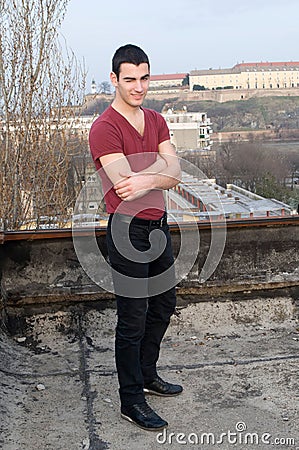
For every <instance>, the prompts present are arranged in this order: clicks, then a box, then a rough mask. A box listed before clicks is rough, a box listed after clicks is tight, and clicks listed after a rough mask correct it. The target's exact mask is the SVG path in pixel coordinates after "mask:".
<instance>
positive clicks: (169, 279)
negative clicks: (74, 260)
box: [89, 44, 183, 430]
mask: <svg viewBox="0 0 299 450" xmlns="http://www.w3.org/2000/svg"><path fill="white" fill-rule="evenodd" d="M110 79H111V82H112V84H113V86H114V87H115V98H114V100H113V102H112V104H111V105H110V106H109V107H108V108H107V109H106V111H104V113H103V114H101V116H100V117H99V118H98V119H97V120H96V121H95V122H94V123H93V125H92V128H91V130H90V136H89V141H90V149H91V153H92V157H93V159H94V162H95V166H96V168H97V170H99V172H100V175H101V177H102V183H103V189H104V194H105V203H106V209H107V212H108V213H109V214H110V216H109V221H108V229H107V247H108V255H109V260H110V264H111V268H112V273H113V282H114V290H115V296H116V302H117V315H118V320H117V326H116V339H115V358H116V367H117V372H118V379H119V386H120V387H119V394H120V401H121V415H122V417H124V418H125V419H127V420H129V421H130V422H133V423H135V424H136V425H138V426H139V427H141V428H143V429H146V430H160V429H162V428H164V427H166V426H167V425H168V424H167V422H166V421H165V420H163V419H162V418H161V417H159V415H158V414H156V413H155V412H154V411H153V410H152V409H151V408H150V406H149V405H148V404H147V402H146V400H145V393H150V394H156V395H160V396H173V395H178V394H180V393H181V392H182V390H183V389H182V387H181V386H179V385H175V384H171V383H168V382H166V381H163V380H162V379H161V378H160V377H159V376H158V374H157V369H156V364H157V360H158V358H159V351H160V344H161V341H162V338H163V336H164V334H165V331H166V329H167V327H168V325H169V322H170V317H171V315H172V314H173V312H174V310H175V304H176V297H175V287H174V284H175V277H174V269H173V255H172V248H171V241H170V234H169V229H168V225H167V217H166V212H165V203H164V196H163V190H164V189H169V188H171V187H173V186H175V185H176V184H177V183H178V182H179V179H180V166H179V162H178V159H177V157H176V154H175V151H174V149H173V147H172V145H171V143H170V139H169V131H168V127H167V125H166V122H165V121H164V119H163V117H162V116H161V115H160V114H158V113H157V112H155V111H153V110H150V109H146V108H143V107H142V103H143V100H144V98H145V96H146V93H147V90H148V86H149V79H150V63H149V60H148V57H147V55H146V54H145V53H144V51H143V50H142V49H141V48H139V47H137V46H135V45H131V44H128V45H125V46H123V47H120V48H119V49H118V50H117V51H116V52H115V54H114V56H113V60H112V72H111V74H110Z"/></svg>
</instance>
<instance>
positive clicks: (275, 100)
mask: <svg viewBox="0 0 299 450" xmlns="http://www.w3.org/2000/svg"><path fill="white" fill-rule="evenodd" d="M165 104H167V105H169V107H172V108H174V110H180V109H182V107H183V106H184V105H185V106H187V109H188V111H203V112H206V113H207V115H208V117H209V118H210V119H211V121H212V123H213V130H214V131H238V130H253V131H254V130H265V129H269V128H274V129H279V128H284V129H299V96H298V97H261V98H250V99H248V100H235V101H228V102H225V103H219V102H215V101H189V102H188V101H183V102H182V101H178V100H175V99H171V100H169V101H167V100H166V101H165V100H164V101H158V100H151V99H149V100H146V103H145V106H147V107H149V108H153V109H156V110H157V111H161V110H162V109H163V107H164V106H165Z"/></svg>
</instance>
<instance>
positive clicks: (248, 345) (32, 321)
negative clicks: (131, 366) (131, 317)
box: [0, 289, 299, 450]
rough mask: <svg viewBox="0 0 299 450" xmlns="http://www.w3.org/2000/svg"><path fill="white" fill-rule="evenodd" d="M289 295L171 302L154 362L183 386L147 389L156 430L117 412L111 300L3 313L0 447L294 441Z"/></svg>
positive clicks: (293, 322) (298, 341)
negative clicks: (168, 390)
mask: <svg viewBox="0 0 299 450" xmlns="http://www.w3.org/2000/svg"><path fill="white" fill-rule="evenodd" d="M296 296H298V289H297V291H296V289H295V291H294V290H293V291H292V290H289V291H288V290H284V291H281V292H280V291H275V292H270V293H269V292H268V293H265V295H264V296H263V295H262V293H261V292H259V293H254V292H247V293H243V294H230V295H229V296H227V297H222V298H221V299H217V300H216V299H215V300H213V299H210V300H211V301H208V302H206V301H200V302H199V303H191V304H188V305H184V306H181V307H179V308H178V313H179V315H177V316H174V317H173V318H172V321H171V325H170V328H169V330H168V332H167V335H166V337H165V339H164V342H163V347H162V351H161V357H160V361H159V370H160V375H161V376H162V377H163V378H165V379H167V380H170V381H173V382H178V383H182V384H183V386H184V392H183V394H182V395H181V396H179V397H176V398H159V397H153V396H152V397H149V403H150V405H151V406H152V407H154V408H155V409H156V411H157V412H158V413H159V414H160V415H161V416H162V417H163V418H165V419H166V420H168V422H169V427H168V430H167V433H166V435H158V434H157V433H155V432H147V431H143V430H141V429H138V428H137V427H135V426H134V425H132V424H130V423H129V422H127V421H125V420H124V419H122V418H121V417H120V412H119V399H118V392H117V389H118V383H117V376H116V371H115V365H114V326H115V309H114V303H113V301H112V302H105V301H99V302H93V303H89V304H87V303H85V304H76V305H73V306H72V305H69V306H68V307H67V306H64V307H63V306H61V305H60V307H59V306H58V305H52V306H51V307H43V308H41V307H39V309H38V310H35V311H31V312H30V314H29V313H27V314H26V313H24V311H23V313H22V314H19V313H18V314H16V315H15V316H14V317H10V318H9V317H8V318H7V320H6V324H7V327H8V329H9V334H7V330H6V332H5V330H2V332H1V333H0V351H1V366H0V372H1V379H0V416H1V421H0V431H1V433H0V448H1V449H2V450H35V449H39V450H46V449H48V450H79V449H85V450H87V449H89V450H100V449H111V450H127V449H128V450H135V449H136V450H140V449H143V450H153V449H159V448H169V449H181V448H185V449H193V448H196V449H211V448H217V449H221V450H229V449H238V450H242V449H249V448H250V449H261V450H266V449H269V448H277V449H292V450H295V449H299V427H298V423H299V421H298V419H299V417H298V403H299V397H298V392H299V376H298V373H299V351H298V350H299V323H298V314H297V313H298V311H296V307H295V306H294V297H296ZM296 298H298V297H296ZM295 303H296V302H295ZM245 428H246V430H245ZM171 433H173V434H171ZM180 433H182V434H180ZM191 433H192V434H191ZM207 433H210V434H209V436H208V435H207ZM222 433H225V434H223V435H222V438H221V434H222ZM234 433H235V434H234ZM246 433H247V435H246ZM246 436H247V437H246ZM196 439H198V442H199V443H198V444H197V445H195V442H196ZM236 439H237V441H236ZM201 441H202V442H203V443H202V444H201ZM183 442H185V444H184V443H183ZM236 442H237V443H236ZM251 444H253V445H251Z"/></svg>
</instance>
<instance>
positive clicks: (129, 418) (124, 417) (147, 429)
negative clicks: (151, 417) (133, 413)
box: [120, 413, 168, 431]
mask: <svg viewBox="0 0 299 450" xmlns="http://www.w3.org/2000/svg"><path fill="white" fill-rule="evenodd" d="M120 415H121V417H122V418H123V419H125V420H128V421H129V422H131V423H133V424H134V425H136V426H137V427H139V428H141V429H142V430H146V431H160V430H164V428H167V427H168V424H166V425H164V426H163V427H158V428H146V427H143V426H142V425H139V424H138V423H137V422H135V421H134V420H133V419H131V417H129V416H126V415H125V414H123V413H120Z"/></svg>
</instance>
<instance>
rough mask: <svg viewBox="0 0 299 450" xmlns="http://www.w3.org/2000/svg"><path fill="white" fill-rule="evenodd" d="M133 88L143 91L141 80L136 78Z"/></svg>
mask: <svg viewBox="0 0 299 450" xmlns="http://www.w3.org/2000/svg"><path fill="white" fill-rule="evenodd" d="M135 90H136V91H138V92H140V91H143V87H142V83H141V81H138V80H136V84H135Z"/></svg>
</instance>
